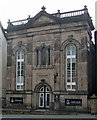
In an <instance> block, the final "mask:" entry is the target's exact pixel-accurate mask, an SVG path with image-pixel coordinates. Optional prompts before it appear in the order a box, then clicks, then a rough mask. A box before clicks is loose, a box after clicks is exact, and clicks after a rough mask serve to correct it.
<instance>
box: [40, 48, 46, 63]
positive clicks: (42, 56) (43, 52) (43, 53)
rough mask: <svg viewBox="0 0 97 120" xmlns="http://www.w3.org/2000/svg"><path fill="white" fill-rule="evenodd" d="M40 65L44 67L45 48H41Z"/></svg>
mask: <svg viewBox="0 0 97 120" xmlns="http://www.w3.org/2000/svg"><path fill="white" fill-rule="evenodd" d="M41 65H46V48H45V47H43V48H42V50H41Z"/></svg>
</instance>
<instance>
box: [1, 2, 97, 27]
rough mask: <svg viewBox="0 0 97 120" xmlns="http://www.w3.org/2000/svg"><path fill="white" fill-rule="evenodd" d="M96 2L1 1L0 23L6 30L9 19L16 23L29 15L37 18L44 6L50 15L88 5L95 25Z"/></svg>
mask: <svg viewBox="0 0 97 120" xmlns="http://www.w3.org/2000/svg"><path fill="white" fill-rule="evenodd" d="M95 2H96V0H0V21H1V23H2V25H3V27H4V28H6V27H7V22H8V19H10V21H16V20H21V19H26V18H27V17H28V15H31V17H33V16H35V15H36V14H37V13H38V12H40V10H41V7H42V6H43V5H44V6H45V7H46V11H47V12H48V13H56V12H57V10H61V12H67V11H72V10H79V9H83V8H84V5H87V8H88V11H89V13H90V16H91V17H92V20H93V23H94V24H95Z"/></svg>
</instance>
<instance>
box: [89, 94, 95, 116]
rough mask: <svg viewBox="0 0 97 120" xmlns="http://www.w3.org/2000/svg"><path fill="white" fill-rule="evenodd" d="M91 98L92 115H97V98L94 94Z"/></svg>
mask: <svg viewBox="0 0 97 120" xmlns="http://www.w3.org/2000/svg"><path fill="white" fill-rule="evenodd" d="M90 98H91V114H97V96H96V95H95V94H93V95H92V96H91V97H90Z"/></svg>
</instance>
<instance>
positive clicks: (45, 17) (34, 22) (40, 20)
mask: <svg viewBox="0 0 97 120" xmlns="http://www.w3.org/2000/svg"><path fill="white" fill-rule="evenodd" d="M55 22H58V20H57V17H55V16H53V15H51V14H48V13H47V12H45V11H41V12H39V13H38V14H37V15H36V16H35V17H33V18H32V19H31V20H30V21H29V26H30V27H31V26H34V27H35V26H40V25H46V24H50V23H55Z"/></svg>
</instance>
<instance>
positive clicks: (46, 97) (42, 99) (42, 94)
mask: <svg viewBox="0 0 97 120" xmlns="http://www.w3.org/2000/svg"><path fill="white" fill-rule="evenodd" d="M49 105H50V89H49V87H48V86H46V85H43V86H41V88H40V89H39V108H44V109H45V108H49Z"/></svg>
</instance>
